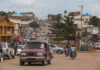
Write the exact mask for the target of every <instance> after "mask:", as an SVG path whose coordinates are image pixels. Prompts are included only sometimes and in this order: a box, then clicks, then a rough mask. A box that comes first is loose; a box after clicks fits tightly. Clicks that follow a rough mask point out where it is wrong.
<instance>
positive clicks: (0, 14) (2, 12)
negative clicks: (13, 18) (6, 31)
mask: <svg viewBox="0 0 100 70" xmlns="http://www.w3.org/2000/svg"><path fill="white" fill-rule="evenodd" d="M7 15H8V14H7V13H6V12H4V11H0V16H7Z"/></svg>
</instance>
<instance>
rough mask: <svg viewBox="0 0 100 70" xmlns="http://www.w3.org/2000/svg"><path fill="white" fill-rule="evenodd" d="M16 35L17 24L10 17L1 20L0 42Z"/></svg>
mask: <svg viewBox="0 0 100 70" xmlns="http://www.w3.org/2000/svg"><path fill="white" fill-rule="evenodd" d="M14 36H15V24H14V23H12V22H9V20H8V19H3V20H1V21H0V42H8V41H9V40H10V39H11V38H12V37H14Z"/></svg>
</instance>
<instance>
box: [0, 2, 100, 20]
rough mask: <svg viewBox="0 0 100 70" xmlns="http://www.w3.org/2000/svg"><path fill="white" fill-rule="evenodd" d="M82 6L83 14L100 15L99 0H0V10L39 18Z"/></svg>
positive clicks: (78, 9)
mask: <svg viewBox="0 0 100 70" xmlns="http://www.w3.org/2000/svg"><path fill="white" fill-rule="evenodd" d="M81 4H82V5H84V12H89V13H90V14H92V15H98V16H99V15H100V13H99V12H100V9H99V7H100V0H0V10H4V11H17V12H28V11H33V12H34V13H35V14H36V16H38V17H39V18H46V16H47V14H59V13H63V11H64V10H67V11H68V12H71V11H80V8H79V7H78V5H81Z"/></svg>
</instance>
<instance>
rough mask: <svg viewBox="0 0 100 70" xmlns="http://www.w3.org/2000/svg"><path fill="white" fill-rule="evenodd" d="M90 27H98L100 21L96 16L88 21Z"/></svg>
mask: <svg viewBox="0 0 100 70" xmlns="http://www.w3.org/2000/svg"><path fill="white" fill-rule="evenodd" d="M89 23H90V24H91V25H93V26H97V27H100V19H99V18H97V17H96V16H93V17H92V18H91V19H90V22H89Z"/></svg>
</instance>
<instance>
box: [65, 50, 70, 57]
mask: <svg viewBox="0 0 100 70" xmlns="http://www.w3.org/2000/svg"><path fill="white" fill-rule="evenodd" d="M65 55H66V56H68V55H69V50H68V48H66V50H65Z"/></svg>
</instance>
